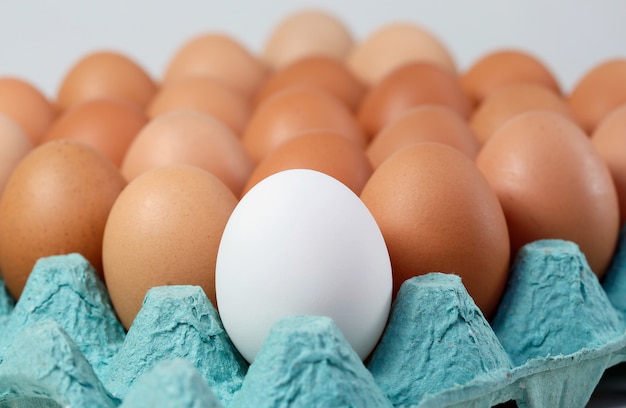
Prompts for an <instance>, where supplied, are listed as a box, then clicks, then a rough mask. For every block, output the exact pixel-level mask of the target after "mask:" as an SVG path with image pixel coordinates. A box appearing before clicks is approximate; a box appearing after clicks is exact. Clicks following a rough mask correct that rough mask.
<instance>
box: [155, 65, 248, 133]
mask: <svg viewBox="0 0 626 408" xmlns="http://www.w3.org/2000/svg"><path fill="white" fill-rule="evenodd" d="M178 109H191V110H197V111H199V112H204V113H206V114H208V115H211V116H213V117H215V118H216V119H218V120H220V121H221V122H223V123H224V124H225V125H226V126H228V127H229V128H230V129H231V130H232V131H233V132H235V134H237V135H240V134H241V133H242V132H243V130H244V128H245V127H246V124H247V123H248V120H249V118H250V107H249V105H248V102H247V101H246V99H245V98H244V97H243V96H242V95H240V94H239V93H237V92H236V91H234V90H233V89H231V88H230V87H229V86H228V85H225V84H224V83H223V82H220V81H218V80H215V79H212V78H208V77H185V78H181V79H179V80H177V81H172V82H169V83H167V84H164V85H163V86H162V87H161V89H160V90H159V92H158V93H157V94H156V95H155V96H154V98H153V99H152V100H151V101H150V103H149V105H148V107H147V108H146V112H147V114H148V117H150V118H155V117H156V116H159V115H161V114H163V113H165V112H169V111H172V110H178Z"/></svg>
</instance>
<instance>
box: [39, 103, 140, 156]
mask: <svg viewBox="0 0 626 408" xmlns="http://www.w3.org/2000/svg"><path fill="white" fill-rule="evenodd" d="M147 122H148V118H147V116H146V114H145V113H144V112H143V110H141V109H139V108H138V107H137V105H135V104H132V103H130V102H125V101H123V100H114V99H92V100H89V101H87V102H83V103H81V104H79V105H76V106H74V107H72V108H71V109H69V110H67V111H65V113H63V115H61V116H60V117H59V118H58V119H57V120H56V121H55V122H54V124H53V125H52V126H51V127H50V129H49V130H48V132H47V133H46V135H45V136H44V138H43V142H48V141H51V140H59V139H72V140H76V141H79V142H82V143H85V144H87V145H89V146H91V147H93V148H94V149H96V150H98V151H99V152H100V153H102V154H104V155H105V156H106V157H108V158H109V159H110V160H111V161H112V162H113V164H115V165H116V166H117V167H119V166H120V165H121V164H122V159H123V158H124V155H125V154H126V150H127V149H128V146H130V144H131V143H132V141H133V139H134V138H135V136H136V135H137V133H139V131H140V130H141V129H142V128H143V127H144V125H145V124H146V123H147Z"/></svg>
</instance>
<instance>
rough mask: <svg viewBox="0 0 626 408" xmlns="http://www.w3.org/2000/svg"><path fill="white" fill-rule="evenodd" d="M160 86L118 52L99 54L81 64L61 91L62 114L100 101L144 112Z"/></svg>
mask: <svg viewBox="0 0 626 408" xmlns="http://www.w3.org/2000/svg"><path fill="white" fill-rule="evenodd" d="M156 91H157V84H156V83H155V81H154V80H153V79H152V78H151V77H150V75H149V74H148V73H147V72H146V70H145V69H144V68H143V67H141V66H140V65H139V64H138V63H137V62H136V61H134V60H132V59H131V58H129V57H128V56H126V55H124V54H122V53H120V52H117V51H109V50H102V51H95V52H92V53H90V54H87V55H85V56H84V57H82V58H81V59H80V60H78V61H77V62H76V63H75V64H74V65H73V66H72V67H71V68H70V69H69V71H68V72H67V73H66V74H65V76H64V77H63V80H62V82H61V85H60V86H59V89H58V91H57V97H56V105H57V107H58V108H59V109H60V110H65V109H68V108H70V107H72V106H75V105H77V104H80V103H82V102H85V101H88V100H90V99H98V98H116V99H122V100H124V101H127V102H130V103H134V104H136V105H137V106H138V107H140V108H144V107H145V106H146V104H147V103H148V101H150V99H151V98H152V96H153V95H154V94H155V93H156Z"/></svg>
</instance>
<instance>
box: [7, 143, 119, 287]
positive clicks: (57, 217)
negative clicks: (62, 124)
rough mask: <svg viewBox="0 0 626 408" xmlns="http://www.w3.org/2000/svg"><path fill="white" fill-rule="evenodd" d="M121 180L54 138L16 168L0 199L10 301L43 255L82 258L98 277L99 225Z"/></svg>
mask: <svg viewBox="0 0 626 408" xmlns="http://www.w3.org/2000/svg"><path fill="white" fill-rule="evenodd" d="M125 185H126V182H125V181H124V178H123V177H122V176H121V174H120V173H119V171H118V170H117V168H115V166H114V165H113V163H111V161H110V160H108V159H107V158H105V157H104V156H103V155H101V154H100V153H99V152H97V151H96V150H94V149H92V148H91V147H89V146H87V145H85V144H83V143H80V142H75V141H70V140H58V141H52V142H48V143H44V144H42V145H39V146H38V147H36V148H35V149H33V150H32V151H31V152H30V153H29V154H28V155H26V156H25V157H24V158H23V159H22V160H21V161H20V163H19V164H18V165H17V167H16V168H15V170H14V171H13V174H12V175H11V177H10V178H9V181H8V183H7V185H6V187H5V190H4V194H3V195H2V198H1V199H0V271H1V273H2V278H3V279H4V282H5V283H6V287H7V289H8V290H9V292H10V293H11V295H13V297H14V298H15V299H17V298H19V296H20V294H21V293H22V289H23V288H24V284H25V283H26V280H27V278H28V276H29V274H30V272H31V270H32V268H33V266H34V265H35V262H36V261H37V260H38V259H39V258H41V257H44V256H50V255H61V254H68V253H73V252H78V253H80V254H82V255H83V256H84V257H85V258H86V259H87V260H88V261H89V262H90V263H91V264H92V265H93V266H94V268H96V270H97V271H98V273H99V274H100V276H101V277H102V236H103V233H104V226H105V223H106V220H107V217H108V215H109V211H110V210H111V207H112V206H113V202H114V201H115V200H116V198H117V196H118V195H119V193H120V192H121V191H122V189H123V188H124V186H125Z"/></svg>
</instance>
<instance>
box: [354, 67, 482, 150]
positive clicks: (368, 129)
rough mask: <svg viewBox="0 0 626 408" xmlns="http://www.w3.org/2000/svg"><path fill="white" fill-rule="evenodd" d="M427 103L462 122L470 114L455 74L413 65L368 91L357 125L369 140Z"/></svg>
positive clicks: (396, 72) (439, 68) (402, 68)
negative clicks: (451, 111)
mask: <svg viewBox="0 0 626 408" xmlns="http://www.w3.org/2000/svg"><path fill="white" fill-rule="evenodd" d="M426 104H435V105H442V106H446V107H448V108H450V109H452V110H453V111H455V112H457V113H458V114H459V115H461V117H462V118H464V119H466V118H468V117H469V115H470V112H471V107H470V103H469V100H468V99H467V96H466V95H465V93H464V92H463V89H461V85H460V84H459V81H458V79H457V77H456V76H455V75H454V74H452V73H450V72H449V71H447V70H445V69H443V68H441V67H439V66H437V65H435V64H432V63H429V62H412V63H409V64H406V65H403V66H401V67H400V68H398V69H396V70H394V71H393V72H391V73H390V74H389V75H387V76H386V77H385V78H384V79H383V80H381V81H380V82H379V83H378V84H377V85H375V86H374V87H372V88H370V90H369V92H368V93H367V95H366V96H365V98H364V99H363V102H362V104H361V106H360V108H359V112H358V119H359V123H360V124H361V127H362V128H363V130H364V131H365V133H366V134H367V135H368V137H370V138H371V137H373V136H374V135H375V134H377V133H378V132H379V131H380V130H381V129H382V128H383V127H385V126H386V125H387V124H388V123H389V122H391V121H392V120H393V119H395V118H396V117H397V116H399V115H400V114H402V113H403V112H404V111H406V110H407V109H409V108H412V107H415V106H419V105H426Z"/></svg>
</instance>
